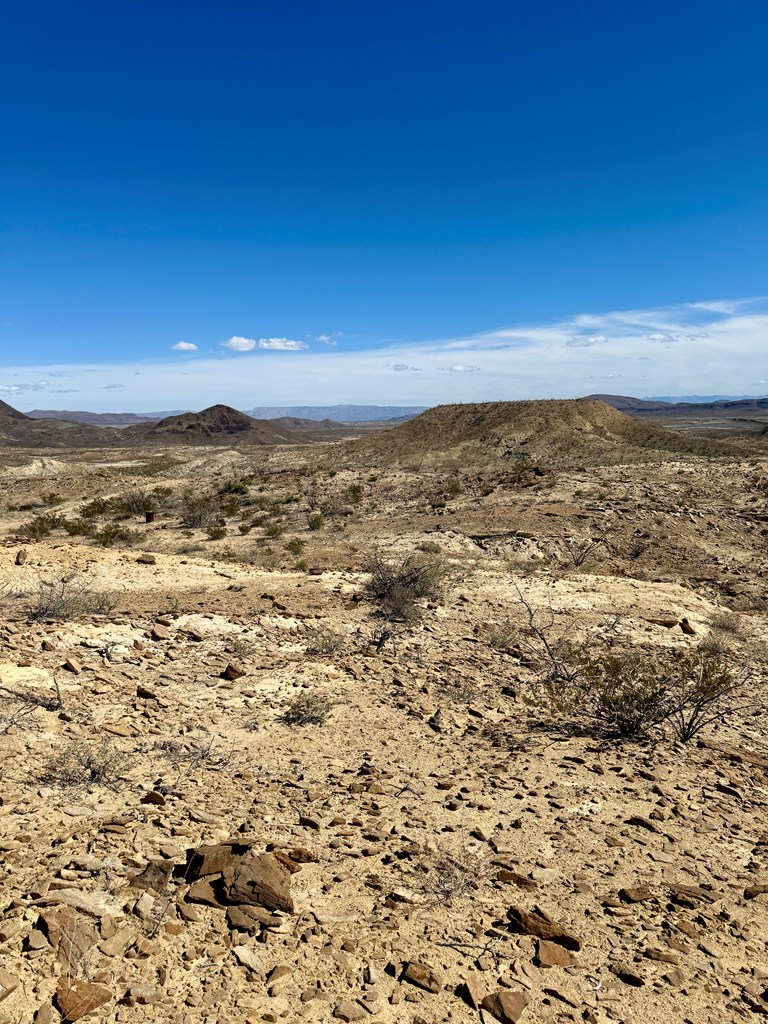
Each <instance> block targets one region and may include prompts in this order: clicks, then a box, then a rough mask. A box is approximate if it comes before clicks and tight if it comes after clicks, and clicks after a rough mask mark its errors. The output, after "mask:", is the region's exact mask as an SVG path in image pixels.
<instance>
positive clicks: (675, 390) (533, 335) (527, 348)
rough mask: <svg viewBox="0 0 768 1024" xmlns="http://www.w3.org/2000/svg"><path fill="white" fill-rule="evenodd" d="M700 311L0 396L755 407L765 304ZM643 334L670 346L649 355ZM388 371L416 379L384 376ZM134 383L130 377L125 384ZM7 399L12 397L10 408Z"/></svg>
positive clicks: (47, 375)
mask: <svg viewBox="0 0 768 1024" xmlns="http://www.w3.org/2000/svg"><path fill="white" fill-rule="evenodd" d="M721 305H722V304H720V303H718V306H721ZM701 306H702V304H698V305H696V306H692V305H690V304H685V303H681V304H679V305H677V306H663V307H653V308H647V309H633V310H612V311H609V312H606V313H578V314H575V315H574V316H571V317H568V318H565V319H563V320H560V321H547V322H539V323H529V324H519V325H512V326H507V327H502V328H499V329H497V330H493V331H485V332H478V333H476V334H472V335H467V336H463V337H448V338H442V339H436V340H432V341H420V342H412V343H398V344H396V345H383V344H380V345H376V346H373V347H368V348H359V347H357V348H356V347H354V346H353V345H352V344H351V343H350V344H345V345H344V346H339V348H338V349H333V350H332V351H331V350H327V349H325V348H322V349H321V347H320V346H319V345H315V344H313V345H312V348H311V349H309V350H305V351H293V352H292V354H291V355H290V357H288V356H286V357H285V358H281V357H280V356H279V355H276V356H274V357H269V355H268V353H262V352H260V351H258V350H256V349H257V345H258V340H257V339H248V338H246V339H230V341H233V340H237V341H244V342H245V343H246V346H245V347H244V348H240V349H239V351H240V352H241V353H242V354H241V355H240V356H239V357H238V359H237V363H236V364H233V362H232V360H231V359H222V358H220V357H219V356H202V355H200V354H192V355H191V356H190V358H185V359H184V360H182V364H183V373H182V372H180V366H179V358H178V356H177V355H176V354H175V353H172V352H170V351H168V352H167V353H166V359H165V360H158V361H152V362H151V363H147V364H144V363H140V362H135V363H126V364H121V365H114V364H107V363H101V364H87V365H73V364H58V365H38V366H29V365H27V366H5V367H4V368H3V369H2V370H0V382H1V383H0V395H1V396H2V397H5V398H6V400H10V401H11V403H12V404H18V405H20V406H21V408H22V411H25V410H26V409H31V408H34V404H39V398H37V396H33V395H32V394H31V393H30V394H27V392H34V391H39V390H43V391H44V390H45V389H46V388H48V387H49V386H51V387H53V386H59V384H58V383H57V384H50V385H49V382H52V381H55V380H56V377H55V376H54V375H57V376H58V375H61V374H67V375H68V379H67V381H66V384H67V387H71V388H72V389H73V390H78V391H79V392H80V396H79V398H78V406H79V407H80V408H83V409H92V410H93V411H94V412H100V411H106V410H109V409H114V408H115V400H116V396H115V394H114V393H111V391H110V389H109V388H108V385H109V384H111V383H113V382H114V381H118V380H119V381H123V382H125V387H124V389H123V391H121V395H120V399H119V402H120V406H121V408H122V409H129V410H132V411H136V412H142V411H148V410H153V409H165V408H168V406H169V404H171V405H172V406H173V407H174V408H189V409H202V408H204V407H205V406H208V405H213V404H215V403H217V402H223V403H225V404H227V405H232V406H234V407H235V408H239V409H250V408H253V405H254V403H255V402H257V401H258V400H259V399H258V397H257V396H258V395H260V394H265V393H268V394H269V396H270V402H271V403H272V404H274V405H302V404H309V403H311V404H313V405H331V404H335V403H346V402H357V403H361V404H363V403H365V404H368V403H370V404H378V405H383V404H397V405H430V404H437V403H439V402H474V401H478V402H479V401H495V400H502V399H506V400H510V399H516V398H558V397H560V398H571V397H576V396H578V395H583V394H586V393H588V392H589V391H590V390H598V388H597V386H596V383H597V382H598V381H600V382H601V383H602V381H603V380H604V379H608V380H611V379H616V380H618V379H619V378H620V379H621V392H622V394H625V395H637V396H638V397H644V396H646V395H654V394H657V395H675V394H677V395H690V394H700V395H707V394H731V395H744V394H761V395H762V394H763V393H764V391H765V390H766V386H765V385H764V384H760V383H758V382H759V381H762V380H764V379H765V378H766V356H765V353H766V340H767V339H768V300H763V301H762V303H760V302H758V301H756V300H753V301H752V302H751V303H750V304H749V305H748V306H745V305H740V306H739V307H738V308H737V311H736V312H734V313H723V312H722V311H721V309H720V308H718V309H717V310H707V309H703V308H701ZM649 334H660V335H672V336H679V337H680V340H679V341H678V342H677V343H676V344H661V343H656V344H653V343H651V342H650V341H649V338H648V335H649ZM595 336H604V337H606V338H608V339H609V342H608V343H607V344H605V343H602V342H597V343H594V344H591V345H569V344H568V339H569V338H577V337H587V338H594V337H595ZM694 336H695V337H694ZM260 340H262V341H265V342H268V341H270V339H268V338H266V339H260ZM285 340H287V339H277V341H280V342H282V341H285ZM234 351H238V349H237V348H235V349H234ZM265 356H267V357H266V358H265ZM286 362H288V363H289V364H290V373H286V369H287V367H286ZM387 364H388V365H387ZM399 365H400V366H407V367H419V368H420V369H419V372H412V371H404V370H393V369H392V367H394V366H399ZM478 367H480V368H482V372H480V371H479V370H478V369H477V368H478ZM137 373H141V376H134V375H135V374H137ZM608 374H616V375H617V377H615V378H611V377H608ZM606 390H607V388H606ZM9 395H10V396H12V397H11V398H10V399H9V398H8V396H9ZM13 396H18V398H17V401H16V402H14V401H13ZM169 396H172V400H171V399H169Z"/></svg>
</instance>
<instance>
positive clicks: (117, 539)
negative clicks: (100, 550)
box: [93, 523, 141, 548]
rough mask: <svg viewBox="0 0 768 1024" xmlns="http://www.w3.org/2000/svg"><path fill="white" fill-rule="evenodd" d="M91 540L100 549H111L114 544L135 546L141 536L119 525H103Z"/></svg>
mask: <svg viewBox="0 0 768 1024" xmlns="http://www.w3.org/2000/svg"><path fill="white" fill-rule="evenodd" d="M93 539H94V540H95V541H97V542H98V543H99V544H101V546H102V547H105V548H111V547H113V546H114V545H115V544H137V543H138V542H139V540H141V535H140V534H139V533H138V532H137V531H136V530H129V529H128V527H126V526H122V525H121V524H120V523H105V524H104V526H103V527H102V528H101V529H100V530H97V531H96V532H95V533H94V534H93Z"/></svg>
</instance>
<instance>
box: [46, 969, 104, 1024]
mask: <svg viewBox="0 0 768 1024" xmlns="http://www.w3.org/2000/svg"><path fill="white" fill-rule="evenodd" d="M111 999H112V992H111V990H110V989H108V988H107V987H106V985H97V984H95V983H94V982H91V981H75V980H73V979H71V978H62V979H61V980H60V981H59V985H58V988H57V989H56V1002H57V1003H58V1005H59V1009H60V1010H61V1014H62V1017H63V1018H64V1020H65V1021H77V1020H80V1018H81V1017H87V1016H88V1014H89V1013H93V1011H94V1010H98V1008H99V1007H100V1006H103V1005H104V1004H105V1003H108V1002H109V1001H110V1000H111Z"/></svg>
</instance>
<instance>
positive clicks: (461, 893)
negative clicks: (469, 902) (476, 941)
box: [408, 846, 486, 907]
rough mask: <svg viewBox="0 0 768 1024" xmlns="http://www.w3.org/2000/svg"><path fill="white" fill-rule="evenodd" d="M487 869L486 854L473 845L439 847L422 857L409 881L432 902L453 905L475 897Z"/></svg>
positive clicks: (437, 904)
mask: <svg viewBox="0 0 768 1024" xmlns="http://www.w3.org/2000/svg"><path fill="white" fill-rule="evenodd" d="M485 873H486V864H485V861H484V859H483V857H482V856H481V855H480V854H479V853H477V852H476V851H475V850H473V849H471V848H470V847H469V846H464V847H462V848H461V849H460V850H456V851H452V850H447V849H445V848H443V847H438V849H436V850H434V851H432V852H431V853H429V854H426V855H424V856H423V857H422V858H421V859H420V861H419V862H418V863H417V864H416V866H415V869H414V871H413V873H412V874H410V875H409V876H408V881H409V882H411V883H412V884H413V888H414V889H415V890H416V891H417V892H419V893H420V894H421V896H422V898H423V899H424V900H425V902H426V904H427V905H428V906H432V907H451V906H453V904H454V903H459V902H461V901H462V900H465V899H469V898H474V893H475V892H476V891H477V890H478V889H479V888H480V885H481V884H482V881H483V878H484V876H485Z"/></svg>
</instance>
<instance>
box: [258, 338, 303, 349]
mask: <svg viewBox="0 0 768 1024" xmlns="http://www.w3.org/2000/svg"><path fill="white" fill-rule="evenodd" d="M256 347H257V348H268V349H272V350H274V351H277V352H300V351H301V349H303V348H309V345H308V344H307V343H306V341H291V340H290V339H289V338H259V340H258V341H257V342H256Z"/></svg>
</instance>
